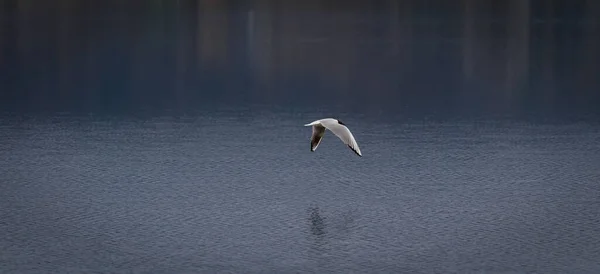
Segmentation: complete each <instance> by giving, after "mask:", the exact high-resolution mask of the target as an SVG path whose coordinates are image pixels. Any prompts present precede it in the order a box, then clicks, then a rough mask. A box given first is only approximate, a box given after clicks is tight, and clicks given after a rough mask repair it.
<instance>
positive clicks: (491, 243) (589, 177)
mask: <svg viewBox="0 0 600 274" xmlns="http://www.w3.org/2000/svg"><path fill="white" fill-rule="evenodd" d="M319 117H320V116H318V115H315V114H314V113H311V112H295V113H292V112H263V113H253V114H249V113H244V112H243V111H225V112H208V113H201V114H198V115H196V116H186V117H175V116H163V117H155V118H151V119H135V118H124V117H91V116H87V117H72V116H56V117H46V116H45V117H13V118H8V119H3V120H2V128H1V129H0V137H1V138H2V140H3V141H2V143H1V151H2V154H1V157H2V158H1V159H0V162H2V173H1V178H2V184H1V185H0V186H1V189H0V193H1V194H0V203H1V208H2V210H0V217H1V218H0V219H1V220H2V221H1V222H0V225H1V226H2V231H4V233H3V236H2V238H0V239H1V240H0V246H1V247H2V250H3V251H2V256H1V257H0V268H2V272H3V273H57V272H61V273H64V272H76V273H81V272H121V273H122V272H150V273H164V272H176V273H198V272H202V273H214V272H238V273H239V272H244V273H249V272H250V273H258V272H260V273H264V272H277V273H282V272H283V273H287V272H294V273H295V272H320V273H322V272H344V273H347V272H377V273H382V272H386V273H390V272H394V273H398V272H410V273H439V272H443V273H449V272H458V273H471V272H476V273H481V272H486V273H530V272H537V273H566V272H568V273H596V272H598V271H600V263H599V262H598V260H597V258H598V255H599V254H600V233H599V232H600V216H599V215H598V212H600V211H599V210H600V199H599V198H598V197H600V186H599V185H598V182H599V181H600V169H598V163H599V162H600V127H598V125H597V124H596V125H591V124H586V123H569V124H555V125H553V124H529V123H519V122H510V121H504V122H502V121H494V120H492V121H456V122H440V123H437V122H425V121H406V122H402V123H398V122H381V121H377V120H371V119H368V118H361V117H360V116H358V115H356V114H347V115H345V116H344V117H345V120H346V121H345V123H346V124H348V126H349V127H350V128H351V129H352V130H353V131H354V132H355V136H356V138H357V140H358V142H359V144H360V146H361V149H362V151H363V153H364V157H362V158H360V157H357V156H356V155H355V154H354V153H353V152H352V151H350V150H349V149H348V148H347V147H346V146H345V145H343V144H342V142H340V141H339V140H338V139H337V138H335V137H334V136H333V135H332V134H326V135H325V138H324V139H323V142H322V143H321V145H320V146H319V149H318V150H317V151H316V152H310V149H309V147H310V146H309V140H308V139H309V137H310V133H311V132H310V129H309V128H305V127H303V126H302V125H303V124H304V123H307V122H310V121H312V120H314V119H316V118H319Z"/></svg>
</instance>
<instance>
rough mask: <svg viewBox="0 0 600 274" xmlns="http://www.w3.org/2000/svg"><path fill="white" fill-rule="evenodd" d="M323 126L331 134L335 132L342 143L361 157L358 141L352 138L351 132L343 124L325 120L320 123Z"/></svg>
mask: <svg viewBox="0 0 600 274" xmlns="http://www.w3.org/2000/svg"><path fill="white" fill-rule="evenodd" d="M322 125H323V126H324V127H326V128H327V129H329V130H331V132H333V134H335V135H336V136H337V137H338V138H340V140H342V142H344V144H346V145H347V146H348V147H349V148H350V149H352V151H354V153H356V154H357V155H358V156H361V157H362V153H361V152H360V148H359V147H358V143H356V140H355V139H354V136H353V135H352V132H350V130H349V129H348V128H347V127H346V126H345V125H343V124H340V123H339V122H338V121H332V122H329V121H328V122H325V123H322Z"/></svg>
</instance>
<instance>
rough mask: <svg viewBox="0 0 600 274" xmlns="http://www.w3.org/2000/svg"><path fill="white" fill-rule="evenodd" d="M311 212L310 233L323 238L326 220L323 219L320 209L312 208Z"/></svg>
mask: <svg viewBox="0 0 600 274" xmlns="http://www.w3.org/2000/svg"><path fill="white" fill-rule="evenodd" d="M308 211H309V212H310V218H309V220H310V231H311V233H312V234H313V235H315V236H322V235H324V234H325V233H326V232H325V219H324V218H323V217H321V214H320V209H319V207H311V208H309V209H308Z"/></svg>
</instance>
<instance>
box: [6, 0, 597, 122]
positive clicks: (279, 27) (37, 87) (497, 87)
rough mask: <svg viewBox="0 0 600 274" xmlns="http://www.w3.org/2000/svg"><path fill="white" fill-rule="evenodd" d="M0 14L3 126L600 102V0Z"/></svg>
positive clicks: (42, 5) (233, 4) (569, 111)
mask: <svg viewBox="0 0 600 274" xmlns="http://www.w3.org/2000/svg"><path fill="white" fill-rule="evenodd" d="M0 16H1V20H0V64H1V73H0V81H1V82H0V83H1V85H0V88H1V92H0V102H1V103H0V107H1V109H2V110H4V112H5V113H6V112H8V113H11V112H46V111H49V112H56V111H60V112H75V113H77V112H84V113H88V112H94V113H101V112H111V113H112V112H134V113H135V112H140V111H142V110H144V111H151V112H157V111H158V112H160V111H164V110H171V111H178V112H179V111H182V112H187V111H193V110H195V109H199V108H203V107H209V106H210V107H224V106H249V105H256V104H258V105H260V106H261V107H260V108H271V107H274V106H277V107H283V108H289V107H304V106H312V107H329V108H331V109H335V108H338V109H340V110H348V111H358V112H362V113H377V112H382V111H391V112H394V111H401V112H406V113H425V114H428V115H431V114H433V115H435V114H436V113H437V114H443V115H488V114H491V115H507V116H523V115H538V116H563V117H565V116H569V115H575V116H577V117H583V115H589V114H597V113H598V107H597V105H598V103H599V102H600V92H599V91H600V80H599V79H600V77H599V76H600V72H599V68H600V65H599V64H600V54H599V53H598V49H599V48H600V26H599V18H600V2H598V1H594V0H588V1H558V0H557V1H541V0H540V1H522V0H512V1H504V0H497V1H479V0H464V1H442V0H439V1H393V0H392V1H266V0H265V1H217V0H213V1H78V0H64V1H58V0H54V1H37V0H20V1H16V0H12V1H11V0H4V1H2V2H1V4H0ZM317 96H318V97H317Z"/></svg>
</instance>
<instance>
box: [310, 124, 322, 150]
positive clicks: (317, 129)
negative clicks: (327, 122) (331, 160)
mask: <svg viewBox="0 0 600 274" xmlns="http://www.w3.org/2000/svg"><path fill="white" fill-rule="evenodd" d="M312 129H313V133H312V136H311V137H310V151H315V150H316V149H317V147H318V146H319V144H320V143H321V140H322V139H323V135H324V134H325V127H323V126H321V125H314V126H312Z"/></svg>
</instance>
